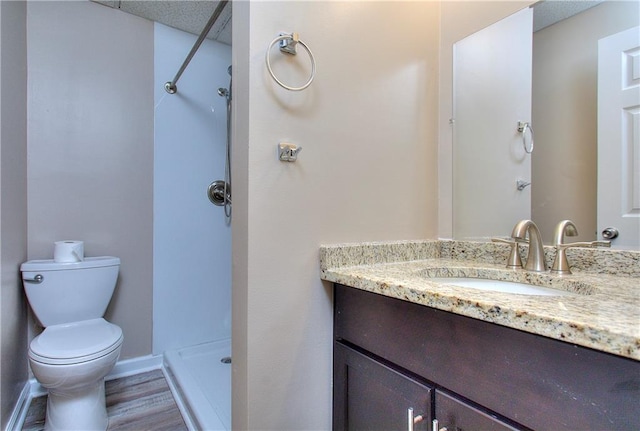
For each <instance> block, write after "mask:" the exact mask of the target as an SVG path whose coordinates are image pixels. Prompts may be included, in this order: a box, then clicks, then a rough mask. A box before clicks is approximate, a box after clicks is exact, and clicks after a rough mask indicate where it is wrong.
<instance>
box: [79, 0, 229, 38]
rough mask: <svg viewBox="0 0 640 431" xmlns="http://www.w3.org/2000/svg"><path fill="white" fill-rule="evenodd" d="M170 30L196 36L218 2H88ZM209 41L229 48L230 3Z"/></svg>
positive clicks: (120, 0) (214, 26) (181, 0)
mask: <svg viewBox="0 0 640 431" xmlns="http://www.w3.org/2000/svg"><path fill="white" fill-rule="evenodd" d="M91 1H93V2H95V3H100V4H102V5H104V6H108V7H112V8H114V9H120V10H121V11H123V12H127V13H130V14H133V15H137V16H139V17H142V18H146V19H149V20H151V21H156V22H159V23H161V24H165V25H168V26H169V27H173V28H177V29H180V30H183V31H186V32H188V33H192V34H195V35H199V34H200V33H201V32H202V29H203V28H204V27H205V25H206V24H207V21H209V18H210V17H211V14H213V11H214V10H215V8H216V7H217V6H218V3H219V2H218V1H217V0H178V1H174V0H155V1H149V0H142V1H138V0H91ZM207 38H208V39H212V40H216V41H218V42H221V43H224V44H226V45H231V2H229V3H227V5H226V6H225V8H224V10H223V11H222V13H221V14H220V16H219V17H218V19H217V20H216V22H215V24H214V25H213V27H212V28H211V30H210V31H209V34H208V35H207Z"/></svg>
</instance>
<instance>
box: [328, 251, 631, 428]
mask: <svg viewBox="0 0 640 431" xmlns="http://www.w3.org/2000/svg"><path fill="white" fill-rule="evenodd" d="M545 251H549V250H545ZM550 252H551V253H552V250H551V251H550ZM589 252H591V251H589ZM503 253H506V251H505V248H504V247H500V246H499V245H493V244H484V243H477V244H473V243H461V242H455V241H451V242H444V241H431V242H429V241H426V242H410V243H394V244H377V245H376V244H366V245H356V246H352V247H349V246H347V247H344V246H335V247H323V248H322V249H321V268H322V278H323V279H325V280H328V281H332V282H334V283H335V322H334V405H333V412H334V413H333V414H334V419H333V421H334V423H333V425H334V426H333V428H334V429H335V430H343V429H350V430H351V429H398V430H399V429H415V430H429V431H430V430H432V429H434V424H433V420H434V419H436V420H437V426H436V427H435V429H438V430H439V429H444V428H446V429H447V430H448V431H452V430H457V429H460V430H478V429H482V430H510V429H521V430H527V429H540V430H542V429H553V430H576V429H580V430H589V429H594V430H595V429H598V430H601V429H616V430H623V429H628V430H637V429H640V360H639V359H640V314H639V313H640V310H639V308H640V287H639V286H638V278H637V277H636V276H635V275H634V273H633V272H631V273H628V272H629V271H636V270H637V271H640V260H638V258H640V253H635V252H630V253H623V254H620V255H616V253H610V254H609V255H606V256H604V257H605V258H606V259H607V262H609V268H611V265H617V264H616V263H615V261H616V259H618V260H619V261H618V263H619V264H620V265H621V266H625V267H627V269H626V271H627V274H626V276H624V277H620V276H614V275H610V274H593V273H588V272H584V273H578V271H576V274H575V276H574V275H571V276H568V277H566V276H565V277H558V276H552V275H549V274H531V273H526V272H524V271H507V270H505V269H504V268H503V267H502V266H501V265H498V264H496V263H495V262H496V261H501V259H502V258H503V257H504V258H505V259H506V255H504V256H503ZM581 253H584V251H583V250H580V251H577V253H576V254H575V255H573V256H572V258H574V260H575V262H576V265H575V267H580V266H581V265H583V266H585V265H587V264H586V263H585V260H584V259H582V256H581ZM599 253H602V252H599ZM611 256H613V262H614V263H613V264H612V263H611V262H612V258H611ZM548 257H549V259H552V258H553V256H552V255H550V256H548ZM598 259H600V257H599V255H598V253H596V255H595V257H594V255H593V253H591V254H589V256H588V259H586V260H587V261H589V262H591V263H593V262H596V261H598ZM575 267H574V268H575ZM613 269H615V268H612V270H613ZM600 271H601V270H600ZM601 272H602V271H601ZM443 275H444V276H452V275H453V276H461V275H463V276H469V277H479V278H492V277H493V278H503V279H506V280H509V279H514V278H515V279H518V281H526V282H529V283H533V284H539V285H546V286H549V287H552V286H555V287H557V288H562V289H569V290H572V292H571V294H570V295H569V296H544V297H542V296H531V295H514V294H509V293H497V292H491V291H478V290H476V289H467V288H462V287H457V286H449V285H444V284H440V283H437V282H433V281H429V278H431V277H432V276H443Z"/></svg>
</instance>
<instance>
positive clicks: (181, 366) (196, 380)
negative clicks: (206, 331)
mask: <svg viewBox="0 0 640 431" xmlns="http://www.w3.org/2000/svg"><path fill="white" fill-rule="evenodd" d="M230 357H231V340H230V339H227V340H221V341H214V342H211V343H206V344H200V345H197V346H193V347H186V348H183V349H179V350H171V351H167V352H165V354H164V366H165V369H166V370H167V371H168V374H169V376H170V377H171V379H172V380H173V383H174V384H175V386H176V389H177V390H178V391H179V394H180V396H181V398H182V400H183V402H184V404H185V407H186V408H187V410H188V413H189V415H190V419H191V420H192V421H193V422H194V425H195V426H196V427H197V429H200V430H208V431H209V430H211V431H214V430H221V431H229V430H231V364H230V363H229V362H228V361H226V360H224V359H225V358H230Z"/></svg>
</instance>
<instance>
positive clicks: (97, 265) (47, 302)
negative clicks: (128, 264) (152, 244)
mask: <svg viewBox="0 0 640 431" xmlns="http://www.w3.org/2000/svg"><path fill="white" fill-rule="evenodd" d="M119 269H120V259H119V258H117V257H111V256H103V257H88V258H86V259H85V260H83V261H82V262H76V263H58V262H54V261H53V260H30V261H28V262H25V263H23V264H22V265H21V266H20V270H21V271H22V284H23V285H24V290H25V292H26V294H27V299H28V300H29V305H31V309H32V310H33V312H34V313H35V315H36V317H37V318H38V320H39V321H40V324H42V326H44V327H47V326H52V325H59V324H61V323H70V322H78V321H81V320H88V319H96V318H100V317H102V316H103V315H104V313H105V311H106V310H107V306H108V305H109V301H111V296H112V295H113V291H114V289H115V287H116V280H117V279H118V270H119Z"/></svg>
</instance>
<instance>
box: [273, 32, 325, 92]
mask: <svg viewBox="0 0 640 431" xmlns="http://www.w3.org/2000/svg"><path fill="white" fill-rule="evenodd" d="M278 42H280V51H282V52H284V53H285V54H291V55H296V45H297V44H300V45H302V47H303V48H304V49H305V50H306V51H307V54H309V59H310V60H311V75H310V76H309V79H308V80H307V82H306V83H305V84H304V85H302V86H301V87H291V86H289V85H286V84H285V83H283V82H282V81H280V80H279V79H278V78H276V75H275V74H274V73H273V70H272V69H271V61H270V60H269V54H270V53H271V48H272V47H273V45H275V44H276V43H278ZM265 61H266V63H267V70H268V71H269V74H270V75H271V77H272V78H273V80H274V81H276V82H277V83H278V85H280V87H282V88H285V89H287V90H289V91H301V90H304V89H305V88H307V87H308V86H309V85H311V83H312V82H313V78H315V76H316V59H315V58H314V57H313V54H312V53H311V50H310V49H309V47H308V46H307V45H306V44H305V43H304V42H303V41H301V40H300V38H299V37H298V33H295V32H294V33H291V34H289V33H280V35H279V36H278V37H276V38H275V39H273V41H272V42H271V43H270V44H269V48H267V54H266V56H265Z"/></svg>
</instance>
